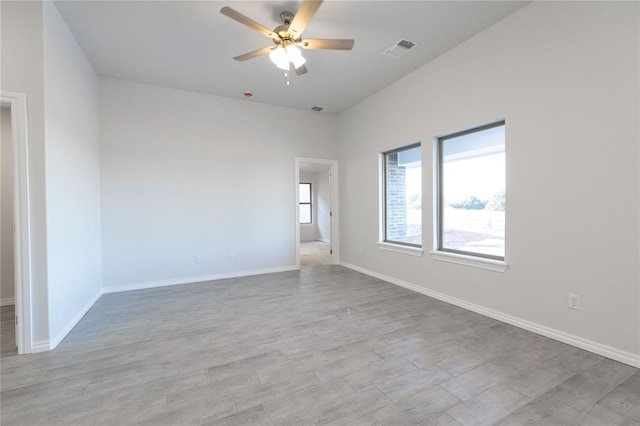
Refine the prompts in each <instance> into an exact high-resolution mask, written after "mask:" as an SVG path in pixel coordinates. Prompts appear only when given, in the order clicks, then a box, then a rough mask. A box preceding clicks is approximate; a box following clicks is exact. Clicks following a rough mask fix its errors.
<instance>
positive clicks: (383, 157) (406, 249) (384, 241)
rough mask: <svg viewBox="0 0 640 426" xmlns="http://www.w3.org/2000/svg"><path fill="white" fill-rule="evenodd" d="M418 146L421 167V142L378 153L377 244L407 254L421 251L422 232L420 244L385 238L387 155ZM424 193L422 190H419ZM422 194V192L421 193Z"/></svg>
mask: <svg viewBox="0 0 640 426" xmlns="http://www.w3.org/2000/svg"><path fill="white" fill-rule="evenodd" d="M414 148H420V167H421V168H422V142H415V143H412V144H410V145H405V146H402V147H400V148H395V149H390V150H388V151H384V152H382V153H380V162H381V170H382V173H381V189H382V193H381V204H380V210H381V211H380V217H381V228H380V242H379V243H378V245H379V246H380V248H383V249H387V250H390V251H399V252H402V253H407V254H414V253H413V252H416V253H418V255H420V254H421V253H422V247H423V245H424V244H423V238H424V233H421V235H420V240H421V242H420V244H414V243H407V242H404V241H396V240H390V239H388V238H387V156H388V155H390V154H395V153H398V152H402V151H408V150H410V149H414ZM421 192H423V193H424V191H421ZM421 195H422V194H421ZM390 246H392V247H397V249H399V250H394V249H393V248H390Z"/></svg>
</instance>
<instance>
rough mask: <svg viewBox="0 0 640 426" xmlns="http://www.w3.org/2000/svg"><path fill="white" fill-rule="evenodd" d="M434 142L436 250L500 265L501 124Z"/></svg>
mask: <svg viewBox="0 0 640 426" xmlns="http://www.w3.org/2000/svg"><path fill="white" fill-rule="evenodd" d="M436 143H437V147H436V149H437V157H436V158H437V165H436V171H437V179H438V186H437V214H436V226H437V236H436V247H435V248H436V250H437V251H441V252H451V253H458V254H463V255H471V256H477V257H482V258H486V259H493V260H499V261H504V251H505V244H504V230H505V227H504V224H505V207H506V203H505V122H504V121H500V122H496V123H492V124H488V125H484V126H480V127H476V128H474V129H471V130H465V131H462V132H457V133H453V134H450V135H446V136H442V137H440V138H438V139H437V141H436Z"/></svg>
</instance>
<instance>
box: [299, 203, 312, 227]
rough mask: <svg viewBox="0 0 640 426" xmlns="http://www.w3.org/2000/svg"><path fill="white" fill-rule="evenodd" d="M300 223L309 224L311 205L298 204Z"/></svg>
mask: <svg viewBox="0 0 640 426" xmlns="http://www.w3.org/2000/svg"><path fill="white" fill-rule="evenodd" d="M300 223H311V204H300Z"/></svg>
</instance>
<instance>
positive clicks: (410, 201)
mask: <svg viewBox="0 0 640 426" xmlns="http://www.w3.org/2000/svg"><path fill="white" fill-rule="evenodd" d="M384 160H385V189H386V192H385V208H386V212H385V219H386V223H385V230H386V232H385V240H386V241H393V242H399V243H405V244H413V245H418V246H421V245H422V161H421V150H420V147H419V146H416V147H413V148H409V149H406V150H402V151H399V152H394V153H390V154H385V159H384Z"/></svg>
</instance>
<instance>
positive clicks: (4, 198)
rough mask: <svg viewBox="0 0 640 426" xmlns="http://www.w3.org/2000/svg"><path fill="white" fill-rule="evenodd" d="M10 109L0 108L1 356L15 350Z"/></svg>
mask: <svg viewBox="0 0 640 426" xmlns="http://www.w3.org/2000/svg"><path fill="white" fill-rule="evenodd" d="M11 134H12V132H11V108H10V107H8V106H0V318H1V320H2V330H1V331H2V342H1V345H0V352H1V353H2V356H4V355H5V354H11V353H14V352H15V351H16V350H17V347H18V346H17V341H16V329H15V325H14V324H15V322H14V318H15V285H16V284H15V274H14V256H13V247H14V244H13V138H12V136H11Z"/></svg>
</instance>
